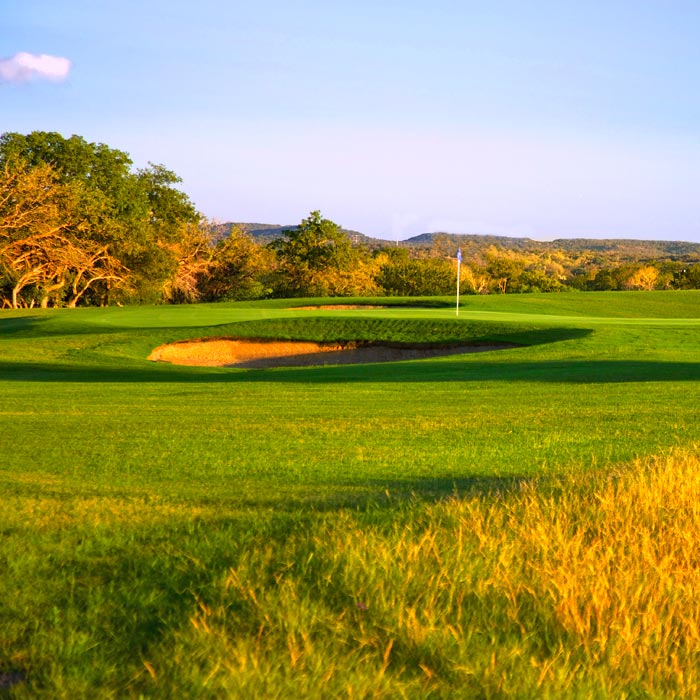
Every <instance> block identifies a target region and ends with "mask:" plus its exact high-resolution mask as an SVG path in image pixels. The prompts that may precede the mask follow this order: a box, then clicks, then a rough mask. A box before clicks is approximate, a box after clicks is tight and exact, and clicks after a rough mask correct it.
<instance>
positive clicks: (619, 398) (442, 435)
mask: <svg viewBox="0 0 700 700" xmlns="http://www.w3.org/2000/svg"><path fill="white" fill-rule="evenodd" d="M316 301H319V302H320V301H322V300H316ZM326 301H327V300H326ZM354 301H357V300H354ZM406 301H407V300H373V303H380V302H381V303H382V304H383V303H398V305H396V306H392V307H391V308H382V309H373V310H363V309H355V310H336V311H321V310H291V309H290V308H289V307H290V306H292V302H289V301H286V302H285V301H275V302H265V303H262V302H255V303H247V304H244V303H241V304H216V305H196V306H185V307H150V308H146V307H129V308H109V309H75V310H49V311H17V312H15V311H2V312H0V397H1V401H0V493H2V494H3V498H2V500H1V501H0V571H3V575H2V576H1V577H0V697H2V696H3V693H4V694H5V695H7V696H8V697H12V698H94V697H106V698H112V697H114V698H139V697H143V698H169V697H178V696H180V697H188V698H190V697H192V698H195V697H201V698H224V697H280V698H286V697H306V696H310V697H314V696H317V697H353V698H354V697H374V696H377V697H387V698H393V697H402V696H405V697H526V696H527V694H526V693H525V689H527V688H529V690H527V693H535V690H533V688H535V685H536V684H535V685H533V683H534V681H532V678H531V674H530V673H529V672H527V673H526V672H525V671H522V673H521V672H520V671H518V666H519V664H518V663H515V661H514V659H513V658H511V657H509V656H508V654H510V653H512V649H513V648H515V646H514V645H515V641H517V638H518V635H521V634H522V632H519V631H518V630H515V629H513V625H512V624H510V625H508V624H505V623H506V621H507V614H506V613H502V614H501V613H499V614H498V615H496V617H495V618H494V620H495V623H494V622H493V621H492V623H491V626H489V624H488V623H489V620H488V619H487V618H488V615H487V616H486V617H485V618H484V620H482V623H483V630H482V631H480V632H479V633H478V635H477V636H476V637H474V636H473V635H472V636H471V637H470V638H469V640H468V645H467V646H464V645H465V644H467V641H466V639H461V640H460V638H459V634H457V636H456V637H455V638H454V641H453V642H450V643H449V644H455V645H457V646H455V647H454V649H455V650H456V651H455V652H454V658H455V659H457V658H459V659H461V661H459V662H457V661H456V660H451V659H452V655H451V653H448V652H447V651H445V650H443V651H441V652H440V653H439V654H438V652H437V651H436V650H435V649H433V651H432V652H431V653H433V655H435V654H437V656H438V657H439V659H437V661H436V662H435V664H433V665H431V663H429V662H428V661H426V660H425V658H423V657H422V656H421V653H422V652H421V653H419V652H416V651H410V650H407V649H405V648H404V649H403V650H401V651H400V653H399V652H398V651H397V650H399V647H400V646H401V644H402V642H401V639H402V637H401V636H400V635H395V636H394V637H392V636H391V635H388V634H387V633H386V631H387V630H394V631H395V630H396V629H398V628H397V625H398V626H399V627H401V624H404V623H401V620H404V622H405V617H402V615H404V616H405V609H406V607H407V606H408V607H410V605H413V604H414V602H415V601H414V602H411V601H412V600H413V598H411V596H412V595H413V594H411V593H410V592H407V591H404V593H402V594H401V595H399V596H398V597H397V598H396V599H395V600H393V601H392V603H391V605H389V604H388V603H387V604H386V605H385V606H383V607H382V613H381V615H379V616H378V617H374V616H373V615H369V616H362V615H360V613H361V612H364V611H363V610H362V608H361V607H359V608H358V607H357V605H358V604H360V605H365V603H363V601H362V599H361V592H362V591H361V590H360V588H361V587H360V588H357V586H359V585H360V584H359V583H358V584H354V585H356V589H353V590H351V589H350V588H349V587H348V584H347V583H342V581H341V580H340V579H339V580H338V581H336V580H335V578H334V577H335V576H336V574H334V573H333V572H334V571H335V569H333V567H330V568H329V564H328V557H329V556H330V554H329V552H327V551H325V550H324V552H325V553H323V554H321V553H320V550H319V546H318V537H320V535H319V533H326V535H325V536H324V537H325V538H326V539H327V540H328V541H335V539H337V537H338V536H339V535H340V533H342V532H343V531H345V530H347V529H350V530H352V531H353V532H363V531H365V530H367V531H368V532H369V531H372V532H375V530H376V533H377V534H376V537H378V538H379V540H377V543H378V544H377V546H378V547H380V548H381V547H382V546H384V545H381V542H380V540H381V541H383V542H384V543H385V545H386V543H390V542H391V541H392V540H391V537H393V536H394V535H391V536H390V535H389V534H386V533H404V534H405V533H408V534H407V537H408V538H409V540H410V538H411V537H412V535H411V534H410V533H411V532H413V526H412V525H411V523H412V522H413V521H414V519H415V521H416V522H417V523H420V522H421V518H424V517H427V516H425V513H426V512H430V511H426V509H430V508H434V507H437V506H434V505H432V504H434V503H435V502H440V501H441V500H442V499H444V498H446V497H452V496H454V495H455V494H458V495H460V496H464V497H465V498H477V499H483V500H484V501H485V502H486V501H488V502H490V500H491V499H496V500H498V499H499V498H501V495H502V494H504V493H509V492H510V491H511V489H512V488H513V486H514V485H518V484H521V483H523V482H526V481H530V480H533V479H535V480H536V479H538V478H540V477H542V475H543V474H545V475H548V477H549V476H556V477H557V478H558V477H559V476H560V475H565V474H569V473H575V474H580V473H585V472H586V471H590V472H591V473H598V472H599V471H600V470H601V469H602V470H603V471H604V472H605V471H607V470H610V469H613V468H614V467H615V465H619V464H622V463H627V462H630V461H632V460H634V459H635V458H638V457H646V456H649V455H654V454H660V453H664V454H665V453H668V452H669V451H671V450H677V449H681V450H686V451H688V450H690V451H692V450H694V449H695V448H694V445H695V444H696V443H700V425H699V424H698V421H697V404H698V386H699V382H700V363H699V362H698V359H699V358H700V355H699V352H700V333H699V330H700V294H698V293H696V292H668V293H619V294H616V293H600V294H573V293H572V294H559V295H553V294H552V295H522V296H493V297H465V298H464V299H463V300H462V307H461V310H460V316H459V318H455V314H454V309H453V308H450V307H449V306H444V307H440V306H433V307H432V308H410V306H407V305H406ZM411 301H412V300H411ZM293 303H294V304H298V303H302V302H300V301H299V300H295V302H293ZM303 303H305V304H307V303H314V302H309V301H308V300H304V302H303ZM442 303H444V304H448V303H449V300H447V299H445V300H442ZM228 335H238V336H245V337H256V338H260V337H278V338H303V339H308V340H342V339H366V340H383V341H387V342H433V343H434V342H464V341H469V340H472V341H478V342H492V341H493V342H508V343H514V344H517V345H518V346H519V347H514V348H512V349H509V350H503V351H498V352H487V353H479V354H471V355H459V356H448V357H441V358H434V359H431V360H420V361H412V362H400V363H388V364H380V365H373V366H363V365H357V366H334V367H310V368H279V369H271V370H235V369H218V368H193V367H175V366H171V365H166V364H154V363H149V362H147V361H146V359H145V358H146V357H147V355H148V353H149V352H150V350H152V349H153V348H154V347H156V346H157V345H160V344H162V343H165V342H171V341H174V340H179V339H184V338H192V337H218V336H228ZM499 494H501V495H499ZM421 514H423V515H421ZM430 517H432V516H430ZM416 527H417V528H418V530H417V531H416V532H417V534H416V533H414V534H415V536H416V537H417V538H418V540H419V539H420V532H419V531H420V526H416ZM373 528H374V529H373ZM382 533H385V534H384V535H382ZM396 536H397V537H398V534H397V535H396ZM382 537H384V540H382V539H381V538H382ZM418 540H416V541H418ZM348 546H349V545H348ZM387 546H388V545H387ZM358 556H359V555H358ZM363 556H365V555H363ZM470 556H472V555H470ZM307 559H308V561H307ZM319 560H320V561H319ZM367 561H368V564H367V565H368V567H369V568H370V569H371V571H370V572H369V573H368V575H371V580H372V581H373V583H372V585H373V586H378V585H380V583H381V582H382V581H385V582H386V581H393V580H395V579H396V577H397V576H400V575H401V571H402V570H403V569H402V566H403V562H401V561H394V562H393V564H392V563H391V561H390V560H385V561H381V562H380V561H376V562H372V563H371V564H370V563H369V560H367ZM266 562H267V563H266ZM317 564H318V566H317ZM256 566H259V567H260V579H259V580H258V581H255V580H254V579H255V573H254V572H255V570H256V569H255V567H256ZM361 566H362V564H361V562H355V563H354V564H352V567H355V568H354V569H352V571H350V573H347V576H351V577H352V576H359V575H360V574H359V569H360V568H361ZM432 566H433V568H432V569H430V570H429V571H427V572H425V574H424V575H426V576H439V575H440V568H439V566H437V564H435V563H433V565H432ZM241 567H244V568H245V567H249V569H246V571H248V573H247V574H246V575H247V576H248V577H249V578H250V581H249V584H248V585H249V587H250V586H252V587H253V588H252V590H253V591H254V595H255V596H256V597H257V599H258V602H253V603H251V599H250V595H249V592H248V593H246V592H245V591H244V592H241V590H239V589H237V588H236V586H237V585H239V584H235V585H234V583H231V582H230V581H229V579H230V577H231V576H232V574H231V571H238V570H239V569H241ZM250 567H253V568H250ZM352 567H351V568H352ZM358 567H359V568H358ZM436 567H437V568H436ZM287 570H289V571H291V572H293V573H294V576H293V578H294V581H295V583H294V586H293V587H291V588H290V587H285V585H283V584H284V576H282V578H280V572H284V571H287ZM343 576H346V575H345V574H344V575H343ZM329 577H330V578H329ZM341 578H342V577H341ZM227 581H229V583H228V584H227V583H226V582H227ZM239 583H240V582H239ZM254 584H255V585H254ZM241 585H242V584H241ZM454 585H455V586H458V585H459V582H456V583H455V584H454ZM465 585H466V584H465ZM319 586H321V587H323V596H322V597H321V599H320V600H321V601H322V603H321V602H318V605H319V606H321V607H318V606H316V604H315V603H314V601H315V600H316V599H315V598H314V596H315V595H316V593H315V592H318V590H319ZM246 590H248V589H246ZM465 590H466V589H465ZM227 591H228V592H227ZM236 591H238V592H236ZM358 596H360V597H359V598H358ZM401 596H404V597H403V598H402V597H401ZM261 599H264V600H265V601H266V602H265V603H264V604H262V603H260V600H261ZM295 600H296V601H297V602H298V606H296V607H295V605H294V601H295ZM258 603H260V604H258ZM409 603H410V605H409ZM465 605H468V606H469V605H470V604H468V603H465ZM329 609H330V611H331V613H332V614H331V613H329V612H328V610H329ZM477 609H478V608H475V610H477ZM207 610H209V611H215V612H212V613H211V614H210V613H207ZM402 610H404V612H402ZM280 611H284V612H283V613H282V612H280ZM358 611H359V612H358ZM472 612H474V611H472ZM474 614H476V612H475V613H474ZM479 614H481V613H479ZM358 615H360V618H358ZM499 615H500V617H499ZM212 616H213V617H214V618H216V625H217V626H218V627H217V629H219V630H228V631H226V632H225V634H224V632H221V633H220V634H218V635H217V634H210V633H207V632H206V629H205V628H206V626H207V625H209V623H208V622H207V620H210V618H211V617H212ZM319 620H324V622H323V623H322V624H321V623H320V622H318V621H319ZM331 620H335V622H332V623H331ZM317 623H318V624H317ZM399 623H401V624H399ZM436 624H437V623H436ZM357 625H361V626H364V627H363V629H364V634H365V636H366V639H365V643H364V646H363V643H362V636H361V635H359V636H358V635H356V634H355V631H356V628H357ZM504 625H505V626H504ZM209 626H210V628H211V625H209ZM404 627H405V625H404ZM402 629H403V628H402ZM455 629H457V628H455ZM479 629H480V630H481V628H479ZM234 632H235V633H234ZM304 635H306V637H307V638H308V640H312V641H313V647H314V650H313V653H312V652H311V651H310V647H309V648H307V646H305V644H306V642H304V639H305V636H304ZM480 635H481V636H480ZM548 635H549V632H547V629H544V628H543V629H542V630H539V631H538V632H537V634H535V638H534V639H535V642H536V644H537V645H539V647H538V649H539V651H538V652H537V653H538V654H539V655H540V656H538V658H540V659H544V660H545V661H546V660H547V659H555V658H560V657H558V656H557V653H558V652H557V651H556V648H555V647H556V645H554V647H551V648H550V647H549V646H548V642H547V639H548V638H549V637H548ZM391 639H394V640H395V641H394V642H392V644H393V645H394V647H393V649H390V650H389V653H388V656H387V659H388V661H387V662H386V663H385V656H386V653H387V646H388V644H389V641H390V640H391ZM557 639H559V638H558V637H557ZM403 640H404V642H403V643H408V642H407V641H406V637H405V636H404V638H403ZM475 640H476V641H475ZM478 640H481V641H480V642H479V644H480V645H481V646H480V648H482V651H483V655H484V656H483V658H482V657H481V656H479V660H478V663H477V661H475V663H476V664H477V665H476V666H475V667H474V669H472V671H473V673H472V675H471V676H469V678H470V679H471V680H469V681H468V682H467V681H465V675H464V673H466V672H463V671H460V670H459V668H457V667H460V668H461V667H462V666H463V665H464V663H465V661H464V658H466V657H464V654H465V653H466V650H467V649H472V650H473V649H474V648H476V647H479V644H477V641H478ZM538 640H539V641H538ZM443 642H444V644H447V647H446V649H450V648H452V647H450V646H449V644H448V643H447V642H446V641H444V640H443ZM443 642H440V644H443ZM309 643H311V641H309ZM463 643H464V644H463ZM533 643H534V642H533ZM460 644H462V646H460ZM474 645H476V647H475V646H474ZM428 646H430V645H428ZM438 646H440V645H438ZM572 648H573V647H572ZM324 649H325V650H326V653H324ZM528 649H529V647H528ZM342 650H345V652H347V653H344V652H343V651H342ZM509 650H510V651H509ZM426 653H427V652H426ZM469 653H472V652H469ZM528 653H534V652H533V651H532V649H530V650H529V651H528ZM572 653H573V652H572ZM660 653H663V652H660ZM297 654H300V656H298V657H297ZM304 654H305V655H306V656H304ZM397 654H398V656H397ZM492 656H493V657H494V659H495V660H494V664H495V666H494V669H493V674H492V678H491V680H488V678H487V675H488V674H486V670H484V669H486V667H487V665H488V664H487V663H486V661H484V659H487V660H488V662H489V663H491V661H490V660H491V658H492ZM302 657H303V658H304V659H305V660H304V662H302V661H300V659H301V658H302ZM295 658H296V661H295ZM392 658H394V659H396V658H399V659H400V660H401V661H400V662H392V661H391V659H392ZM426 658H427V657H426ZM431 658H432V657H431ZM436 658H437V657H436ZM475 658H476V657H475ZM175 660H177V663H175ZM438 661H439V663H438ZM217 662H218V663H219V670H216V671H214V669H215V667H216V664H217ZM361 662H362V663H361ZM256 663H257V664H258V666H257V668H258V669H265V673H264V674H263V673H262V672H255V673H254V672H253V671H252V670H251V669H254V668H255V667H256V666H255V664H256ZM529 663H530V662H529V661H528V660H527V659H524V660H522V665H523V668H524V667H526V666H528V664H529ZM553 663H554V662H553ZM421 664H422V665H423V666H425V667H426V668H428V669H429V673H428V672H426V671H425V670H421ZM433 666H435V667H433ZM477 666H478V669H480V670H478V669H477ZM555 666H556V664H555ZM363 669H364V670H363ZM505 669H508V674H507V675H508V679H507V682H505V681H503V682H501V685H500V686H499V684H498V682H497V681H496V680H494V679H497V678H498V677H500V676H499V673H500V675H503V674H502V673H501V672H504V670H505ZM477 670H478V673H477ZM569 670H571V669H569ZM562 673H563V671H562ZM601 673H603V672H602V671H601ZM209 674H213V675H211V677H210V678H209ZM430 674H432V676H431V675H430ZM484 674H486V675H484ZM591 674H593V671H590V672H589V673H584V674H583V676H582V677H579V681H577V682H574V681H573V680H572V683H571V688H572V690H571V694H570V695H568V696H567V695H566V694H562V693H563V691H562V689H561V683H559V685H557V684H556V683H555V682H554V681H552V683H553V685H551V686H545V687H544V690H543V688H539V691H540V694H539V697H545V696H546V692H545V691H547V687H550V690H549V691H547V692H550V693H551V696H552V697H587V696H586V695H585V692H587V691H585V688H597V689H600V688H601V687H604V686H601V685H600V683H602V682H603V681H600V679H598V680H596V679H595V678H593V677H592V676H591ZM467 675H469V674H467ZM545 675H546V674H545ZM579 675H580V674H579ZM574 676H575V674H574ZM574 676H572V678H573V677H574ZM603 676H605V674H603ZM603 676H601V678H603ZM265 677H267V678H268V680H267V681H266V680H265ZM326 677H327V681H326V682H325V685H324V684H323V683H322V682H321V681H323V679H324V678H326ZM3 678H5V679H6V680H5V681H3V680H2V679H3ZM581 678H583V680H581ZM519 679H520V680H521V681H522V683H521V685H518V683H519ZM603 680H604V682H605V683H608V684H609V685H610V689H611V690H610V692H611V693H613V695H611V696H616V697H621V695H619V691H620V688H617V689H615V687H614V681H615V675H614V673H611V674H609V675H607V676H605V677H604V679H603ZM599 681H600V683H599ZM625 682H626V683H628V681H625ZM659 683H661V685H659V686H658V687H657V686H655V685H654V683H653V682H649V683H647V684H646V685H644V688H645V690H644V693H647V695H644V693H642V691H640V690H636V691H635V692H637V696H638V697H670V696H672V695H670V693H669V692H667V691H668V687H666V686H664V685H663V683H662V682H661V681H659ZM628 685H629V683H628ZM605 687H607V686H605ZM620 687H622V686H620ZM625 687H627V686H625ZM640 687H641V686H640ZM324 688H325V691H324ZM576 688H579V690H576ZM582 688H583V689H584V690H581V689H582ZM577 692H578V693H580V694H579V695H576V693H577ZM614 692H618V695H614ZM629 692H631V691H629ZM665 692H666V694H664V693H665ZM674 692H675V691H674ZM678 692H680V691H678ZM431 693H432V695H431ZM655 693H656V694H655ZM537 696H538V695H536V694H534V695H533V697H537ZM632 696H634V694H632Z"/></svg>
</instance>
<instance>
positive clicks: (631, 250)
mask: <svg viewBox="0 0 700 700" xmlns="http://www.w3.org/2000/svg"><path fill="white" fill-rule="evenodd" d="M233 226H238V227H239V228H241V229H243V230H244V231H245V232H246V233H248V234H249V235H251V236H253V238H255V239H256V240H257V241H258V242H260V243H267V242H269V241H272V240H274V239H275V238H278V237H279V236H280V235H282V232H283V231H285V230H290V229H294V228H296V226H295V225H288V226H283V225H279V224H261V223H233V222H229V223H225V224H220V225H219V226H218V227H217V230H218V231H220V236H221V237H222V238H223V237H226V236H227V235H228V234H229V233H230V231H231V228H232V227H233ZM341 230H342V231H343V232H344V233H345V234H346V235H347V236H348V237H349V238H350V239H351V240H352V241H353V243H354V244H356V245H364V246H366V247H368V248H370V249H372V250H375V249H378V248H384V247H390V246H392V247H393V246H396V245H397V242H396V241H390V240H386V239H381V238H374V237H372V236H368V235H366V234H364V233H360V232H359V231H352V230H349V229H341ZM398 245H400V246H401V247H409V248H432V247H441V248H442V247H444V248H446V249H450V248H457V247H460V246H461V247H462V248H466V249H467V250H469V251H471V252H476V251H480V250H485V249H487V248H489V247H490V246H496V247H498V248H504V249H506V250H513V251H518V252H533V253H535V252H543V251H554V250H561V251H565V252H567V253H581V252H583V251H589V252H594V253H600V254H601V255H605V256H606V257H611V258H615V259H617V260H678V261H688V262H695V261H700V243H690V242H686V241H661V240H634V239H625V238H605V239H597V238H557V239H555V240H553V241H536V240H534V239H532V238H516V237H510V236H491V235H479V234H462V233H444V232H433V233H421V234H418V235H416V236H412V237H411V238H408V239H406V240H404V241H400V242H399V243H398Z"/></svg>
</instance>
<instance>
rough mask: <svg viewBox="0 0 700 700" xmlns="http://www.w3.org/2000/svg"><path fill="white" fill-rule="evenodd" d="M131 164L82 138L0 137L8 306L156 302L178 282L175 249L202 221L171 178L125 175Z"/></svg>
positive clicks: (158, 171) (156, 173)
mask: <svg viewBox="0 0 700 700" xmlns="http://www.w3.org/2000/svg"><path fill="white" fill-rule="evenodd" d="M131 164H132V163H131V160H130V158H129V156H128V155H127V154H126V153H124V152H123V151H119V150H116V149H111V148H109V147H107V146H105V145H104V144H93V143H88V142H87V141H85V140H84V139H83V138H82V137H79V136H71V137H70V138H64V137H62V136H61V135H60V134H57V133H49V132H32V133H31V134H29V135H26V136H24V135H22V134H17V133H5V134H3V135H2V137H0V168H1V169H2V177H1V178H0V202H5V204H6V205H5V206H4V207H3V208H2V210H0V217H1V218H0V241H4V242H5V245H4V246H3V248H2V259H3V269H4V271H5V274H4V279H3V287H4V288H5V289H11V290H13V292H12V295H11V305H13V306H15V307H17V306H20V305H29V306H31V305H32V303H35V302H40V303H41V304H42V305H48V304H49V303H53V304H54V305H61V304H66V305H69V306H72V305H75V304H76V303H78V301H90V302H92V303H95V302H97V303H109V302H110V301H118V300H122V301H126V300H130V299H137V300H138V299H140V300H145V299H151V300H156V301H157V300H159V299H158V297H159V295H160V294H161V292H162V288H163V286H164V285H166V284H167V282H168V280H169V278H170V277H171V275H175V276H176V275H177V274H178V264H179V261H178V260H177V254H176V251H175V249H174V248H173V245H174V244H176V243H177V242H178V240H179V238H180V237H181V236H182V232H183V230H187V229H186V228H185V229H183V225H185V224H196V223H197V221H198V220H199V215H198V214H197V213H196V211H195V210H194V207H193V205H192V204H191V202H190V201H189V200H188V199H187V197H186V195H184V194H183V193H182V192H180V191H179V190H177V189H176V188H175V185H177V184H178V183H179V182H180V180H179V178H178V177H177V176H176V175H175V174H174V173H172V172H171V171H169V170H167V169H166V168H164V167H163V166H160V165H149V167H148V168H145V169H142V170H138V171H137V172H132V171H131V169H130V168H131ZM17 216H20V217H22V218H21V222H22V225H21V226H19V225H18V224H17V222H16V221H14V220H13V217H14V218H15V219H16V218H17ZM47 231H48V232H50V235H47ZM59 234H60V236H59ZM18 284H19V285H20V286H19V288H18ZM76 290H77V291H76ZM21 292H24V296H23V297H21V296H20V293H21ZM5 299H6V302H7V300H8V299H7V297H5Z"/></svg>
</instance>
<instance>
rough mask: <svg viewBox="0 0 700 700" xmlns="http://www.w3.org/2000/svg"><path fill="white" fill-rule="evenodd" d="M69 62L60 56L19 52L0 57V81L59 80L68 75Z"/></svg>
mask: <svg viewBox="0 0 700 700" xmlns="http://www.w3.org/2000/svg"><path fill="white" fill-rule="evenodd" d="M70 67H71V62H70V61H69V60H68V59H67V58H62V57H60V56H48V55H47V54H33V53H25V52H23V51H22V52H20V53H17V54H15V55H14V56H13V57H12V58H3V59H0V83H24V82H26V81H28V80H53V81H61V80H65V79H66V78H67V77H68V73H69V71H70Z"/></svg>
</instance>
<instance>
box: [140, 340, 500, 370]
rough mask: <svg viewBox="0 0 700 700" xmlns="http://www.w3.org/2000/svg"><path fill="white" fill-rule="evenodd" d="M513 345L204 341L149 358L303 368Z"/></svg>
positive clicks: (213, 364)
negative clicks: (391, 344)
mask: <svg viewBox="0 0 700 700" xmlns="http://www.w3.org/2000/svg"><path fill="white" fill-rule="evenodd" d="M510 347H513V346H512V345H449V346H446V345H442V346H422V347H420V346H412V347H407V346H388V345H380V344H369V343H356V342H344V343H315V342H310V341H301V340H299V341H297V340H287V341H285V340H248V339H235V338H204V339H201V340H186V341H180V342H177V343H170V344H167V345H161V346H159V347H157V348H156V349H155V350H154V351H153V352H152V353H151V354H150V355H149V356H148V359H149V360H151V361H153V362H171V363H172V364H176V365H188V366H197V367H248V368H265V367H303V366H309V365H340V364H361V363H368V362H395V361H398V360H417V359H422V358H427V357H437V356H441V355H459V354H463V353H468V352H484V351H488V350H504V349H506V348H510Z"/></svg>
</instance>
